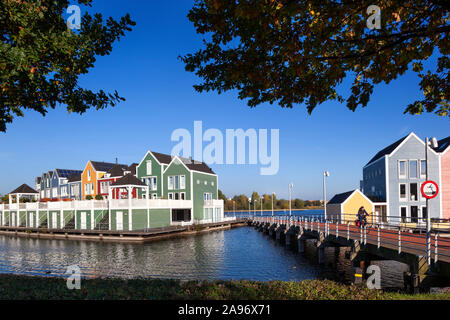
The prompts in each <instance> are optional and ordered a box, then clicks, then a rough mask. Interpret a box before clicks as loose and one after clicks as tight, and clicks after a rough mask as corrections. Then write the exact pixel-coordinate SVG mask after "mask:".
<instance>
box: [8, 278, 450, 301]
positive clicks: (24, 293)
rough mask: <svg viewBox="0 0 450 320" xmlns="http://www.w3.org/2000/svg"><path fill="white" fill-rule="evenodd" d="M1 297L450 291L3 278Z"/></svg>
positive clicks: (355, 295) (308, 296) (286, 296)
mask: <svg viewBox="0 0 450 320" xmlns="http://www.w3.org/2000/svg"><path fill="white" fill-rule="evenodd" d="M0 299H163V300H166V299H167V300H168V299H196V300H197V299H200V300H209V299H218V300H222V299H226V300H228V299H235V300H236V299H237V300H253V299H255V300H266V299H275V300H280V299H281V300H292V299H294V300H317V299H333V300H334V299H352V300H353V299H354V300H367V299H370V300H371V299H377V300H379V299H386V300H391V299H446V300H450V293H444V294H421V295H407V294H400V293H388V292H382V291H376V290H369V289H367V288H359V287H356V286H349V285H342V284H338V283H336V282H333V281H329V280H307V281H302V282H283V281H273V282H256V281H212V282H206V281H205V282H197V281H190V282H180V281H175V280H146V279H136V280H118V279H89V280H82V281H81V289H80V290H68V289H67V287H66V280H65V279H61V278H41V277H26V276H14V275H0Z"/></svg>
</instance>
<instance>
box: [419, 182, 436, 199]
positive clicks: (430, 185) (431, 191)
mask: <svg viewBox="0 0 450 320" xmlns="http://www.w3.org/2000/svg"><path fill="white" fill-rule="evenodd" d="M420 190H421V191H422V195H423V196H424V197H425V198H427V199H433V198H435V197H436V196H437V195H438V193H439V187H438V185H437V183H436V182H434V181H431V180H428V181H425V182H424V183H422V187H421V188H420Z"/></svg>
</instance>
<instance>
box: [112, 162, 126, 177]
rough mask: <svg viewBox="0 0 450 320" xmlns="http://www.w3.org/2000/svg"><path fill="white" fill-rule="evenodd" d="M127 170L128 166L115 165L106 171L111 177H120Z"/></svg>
mask: <svg viewBox="0 0 450 320" xmlns="http://www.w3.org/2000/svg"><path fill="white" fill-rule="evenodd" d="M127 169H128V166H126V165H121V164H115V165H113V166H112V167H111V169H109V170H108V173H109V174H110V175H111V177H122V176H123V173H124V171H126V170H127Z"/></svg>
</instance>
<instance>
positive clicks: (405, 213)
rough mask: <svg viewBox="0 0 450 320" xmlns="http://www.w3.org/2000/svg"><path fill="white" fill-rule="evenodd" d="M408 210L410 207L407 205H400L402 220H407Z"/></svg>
mask: <svg viewBox="0 0 450 320" xmlns="http://www.w3.org/2000/svg"><path fill="white" fill-rule="evenodd" d="M407 211H408V209H407V208H406V207H400V216H401V218H402V222H406V216H407Z"/></svg>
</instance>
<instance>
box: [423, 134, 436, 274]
mask: <svg viewBox="0 0 450 320" xmlns="http://www.w3.org/2000/svg"><path fill="white" fill-rule="evenodd" d="M429 145H431V146H432V147H433V148H437V146H438V143H437V140H436V138H431V139H430V138H425V165H426V170H425V172H426V181H428V146H429ZM429 201H430V199H428V198H427V200H426V203H427V220H426V226H427V263H428V266H430V265H431V212H430V204H429Z"/></svg>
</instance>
